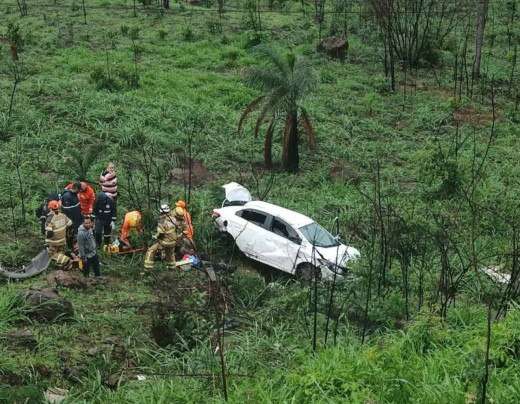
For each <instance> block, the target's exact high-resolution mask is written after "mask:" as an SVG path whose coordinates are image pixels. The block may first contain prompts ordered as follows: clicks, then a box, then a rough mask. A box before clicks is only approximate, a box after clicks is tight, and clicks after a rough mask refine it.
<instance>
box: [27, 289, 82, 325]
mask: <svg viewBox="0 0 520 404" xmlns="http://www.w3.org/2000/svg"><path fill="white" fill-rule="evenodd" d="M23 297H24V300H25V304H26V306H27V307H26V310H27V315H28V316H29V317H30V318H32V319H33V320H37V321H44V322H45V321H61V320H67V319H70V318H71V317H72V316H73V315H74V309H73V307H72V303H71V302H69V301H68V300H66V299H64V298H62V297H60V295H59V294H58V291H57V290H56V289H50V288H48V289H29V290H27V291H26V292H25V293H24V295H23Z"/></svg>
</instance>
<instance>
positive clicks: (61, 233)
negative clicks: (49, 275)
mask: <svg viewBox="0 0 520 404" xmlns="http://www.w3.org/2000/svg"><path fill="white" fill-rule="evenodd" d="M49 208H50V210H51V212H50V213H49V215H48V216H47V221H46V222H45V243H46V244H47V246H48V251H49V256H50V258H51V260H53V261H54V262H55V263H56V265H57V266H58V267H59V268H60V269H69V268H70V267H72V260H71V259H70V257H68V256H67V255H65V246H66V245H67V237H66V235H67V229H69V228H70V227H71V226H73V224H72V221H71V220H70V219H69V218H68V217H67V216H66V215H65V214H63V213H61V212H60V203H59V202H58V201H50V202H49Z"/></svg>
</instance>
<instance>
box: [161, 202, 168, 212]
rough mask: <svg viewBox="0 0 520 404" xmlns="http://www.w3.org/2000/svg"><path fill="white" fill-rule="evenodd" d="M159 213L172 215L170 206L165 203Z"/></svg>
mask: <svg viewBox="0 0 520 404" xmlns="http://www.w3.org/2000/svg"><path fill="white" fill-rule="evenodd" d="M159 213H170V205H168V204H167V203H163V204H162V205H161V207H160V209H159Z"/></svg>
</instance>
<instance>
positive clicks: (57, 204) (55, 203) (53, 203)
mask: <svg viewBox="0 0 520 404" xmlns="http://www.w3.org/2000/svg"><path fill="white" fill-rule="evenodd" d="M60 206H61V203H60V201H50V202H49V205H48V207H49V209H50V210H58V209H59V208H60Z"/></svg>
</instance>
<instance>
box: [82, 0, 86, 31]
mask: <svg viewBox="0 0 520 404" xmlns="http://www.w3.org/2000/svg"><path fill="white" fill-rule="evenodd" d="M81 5H82V7H83V23H84V24H85V25H87V9H86V7H85V0H81Z"/></svg>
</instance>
